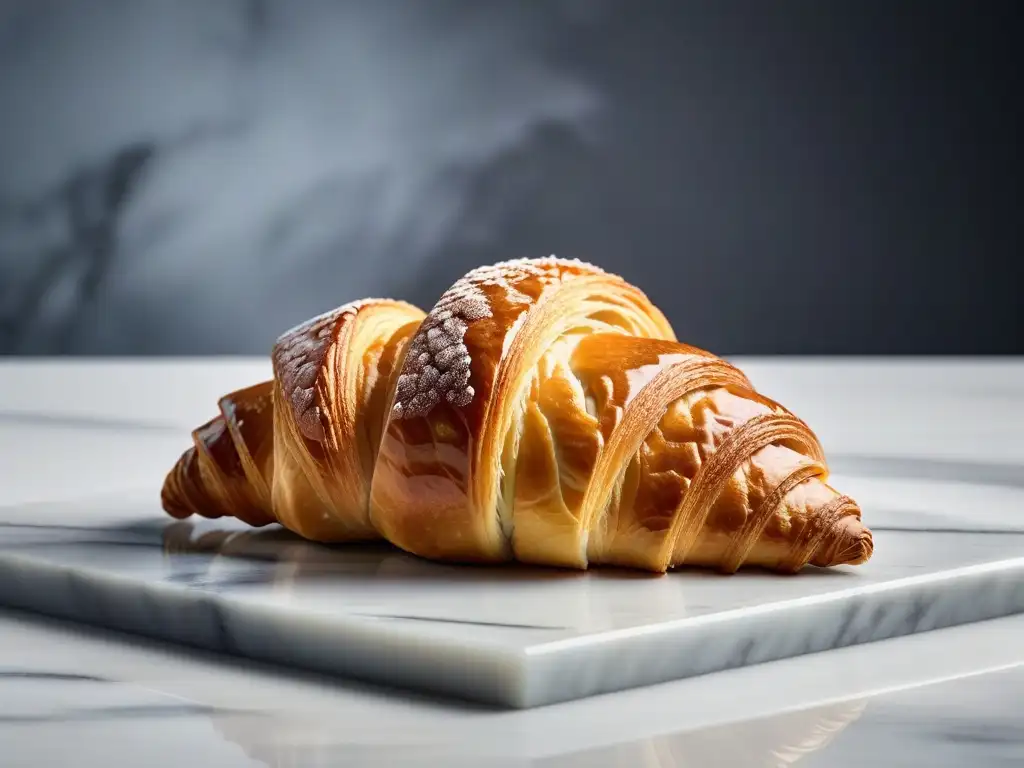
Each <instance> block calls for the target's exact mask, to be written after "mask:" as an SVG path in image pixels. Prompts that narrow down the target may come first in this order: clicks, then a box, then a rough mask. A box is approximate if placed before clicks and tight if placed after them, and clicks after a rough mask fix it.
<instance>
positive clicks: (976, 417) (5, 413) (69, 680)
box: [0, 360, 1024, 768]
mask: <svg viewBox="0 0 1024 768" xmlns="http://www.w3.org/2000/svg"><path fill="white" fill-rule="evenodd" d="M741 364H743V365H744V366H745V367H746V368H747V369H748V370H749V372H750V373H751V375H752V377H753V378H754V380H755V382H756V383H757V384H758V386H759V388H761V389H762V390H764V391H766V392H767V393H769V394H771V395H772V396H774V397H776V398H777V399H779V400H782V401H785V402H787V404H790V405H791V407H793V408H794V410H796V411H797V412H799V413H801V415H803V416H805V418H807V420H808V421H810V422H811V423H812V424H814V426H815V428H816V429H817V431H818V432H819V434H820V435H821V437H822V441H823V443H824V444H825V447H826V451H828V452H829V453H830V455H831V456H832V457H833V458H832V463H833V465H834V467H835V469H836V472H837V474H840V475H842V476H843V477H844V478H847V479H848V481H849V482H850V483H851V484H852V486H853V487H851V492H852V493H853V495H856V496H857V498H858V499H859V500H860V501H861V503H862V504H863V505H864V506H865V508H866V509H870V508H872V507H873V508H876V509H879V510H882V509H884V510H885V514H886V515H887V517H886V524H885V526H884V527H886V528H890V529H893V530H896V529H899V530H901V531H904V532H907V531H920V532H922V533H924V532H929V531H931V532H945V534H944V535H951V536H953V537H954V538H956V537H957V536H959V535H960V534H963V536H962V538H958V539H957V540H958V541H963V542H966V541H967V540H968V539H972V540H973V539H978V537H981V539H979V540H983V539H985V538H986V537H993V539H992V541H993V542H1000V543H1001V544H1006V542H1007V541H1012V540H1013V539H1014V538H1015V537H1016V536H1019V535H1020V531H1021V530H1022V528H1024V524H1022V523H1021V522H1020V521H1021V516H1020V512H1021V509H1022V507H1024V503H1022V501H1024V470H1022V468H1024V441H1021V440H1020V439H1019V436H1020V434H1024V400H1022V398H1021V397H1020V393H1021V392H1024V364H1022V363H1016V362H1012V361H1008V362H1003V363H998V364H997V363H993V362H980V363H957V362H952V363H950V362H945V363H935V362H921V361H915V362H901V361H888V362H880V361H856V362H854V361H843V362H830V361H829V362H821V361H817V362H815V361H806V360H805V361H796V362H786V361H756V360H755V361H741ZM264 372H265V365H264V364H263V363H262V362H258V361H257V362H248V361H236V362H233V363H228V364H216V363H197V362H190V361H177V362H168V363H159V364H138V363H135V364H120V363H104V364H81V363H79V364H73V363H37V364H24V363H9V362H8V363H2V364H0V449H2V455H3V456H4V461H3V462H0V489H2V491H0V492H2V498H0V506H3V507H5V508H6V509H7V510H8V511H10V510H11V509H13V508H14V507H15V506H17V507H19V508H20V509H22V510H24V509H25V507H24V504H25V503H31V502H37V503H39V502H42V503H44V504H49V503H50V502H52V501H53V500H57V499H62V500H64V501H69V500H74V499H80V498H82V497H83V496H85V495H89V494H95V493H100V492H103V493H110V492H115V493H116V492H121V490H122V489H123V493H124V495H125V497H126V498H127V497H128V496H129V495H130V494H137V493H145V492H146V491H147V489H151V488H153V487H154V484H155V483H157V482H158V481H159V479H160V478H161V476H162V473H163V472H164V471H166V467H167V466H168V462H169V461H173V459H174V458H175V457H176V455H177V453H178V452H179V451H180V448H181V445H182V441H183V438H184V431H183V430H187V429H188V428H189V427H191V426H193V425H194V424H196V423H199V422H201V421H202V420H204V419H205V417H206V415H207V413H208V412H209V410H210V409H211V407H212V404H213V403H214V402H215V398H216V396H217V395H218V394H220V393H221V392H223V391H225V390H227V389H230V388H233V387H234V386H239V385H243V384H246V383H249V382H251V381H253V380H254V379H255V378H258V377H259V376H261V375H263V374H264ZM68 382H72V384H71V387H72V390H73V391H74V393H75V396H74V397H68V396H67V392H68V387H69V384H68ZM821 382H826V383H827V384H828V386H824V385H822V384H821ZM923 382H928V383H929V386H927V387H924V386H923ZM906 392H913V393H914V396H913V397H907V396H901V395H900V393H906ZM154 402H156V403H159V404H160V405H159V407H154V405H153V404H154ZM836 403H842V404H843V408H842V410H840V409H839V408H838V407H837V406H836ZM965 413H970V414H972V417H971V418H951V417H950V414H961V415H962V414H965ZM1021 702H1024V616H1014V617H1008V618H1003V619H996V620H993V621H988V622H983V623H974V624H968V625H964V626H960V627H954V628H951V629H943V630H937V631H932V632H926V633H923V634H919V635H914V636H909V637H903V638H896V639H891V640H885V641H881V642H875V643H869V644H865V645H859V646H853V647H847V648H840V649H836V650H830V651H827V652H824V653H817V654H812V655H806V656H801V657H798V658H792V659H787V660H782V661H776V662H771V663H766V664H760V665H756V666H751V667H747V668H742V669H734V670H729V671H724V672H718V673H715V674H710V675H704V676H701V677H695V678H691V679H688V680H680V681H676V682H671V683H665V684H660V685H655V686H650V687H645V688H638V689H633V690H628V691H622V692H619V693H614V694H607V695H601V696H595V697H591V698H588V699H583V700H579V701H572V702H567V703H563V704H557V705H552V706H549V707H541V708H538V709H534V710H529V711H522V712H508V711H495V710H491V709H487V708H485V707H482V706H478V705H468V704H456V703H452V702H451V701H442V700H438V699H431V698H427V697H425V696H421V695H413V694H409V693H403V692H399V691H395V690H390V691H389V690H385V689H382V688H374V687H370V686H367V685H362V684H357V683H352V682H344V681H339V680H337V679H333V678H332V679H329V678H326V677H324V676H317V675H314V674H311V673H302V672H296V671H293V670H292V671H286V670H284V669H281V668H272V667H268V666H264V665H261V664H259V663H257V662H252V661H246V660H242V659H239V658H231V657H228V656H223V655H222V656H216V655H211V654H208V653H206V652H203V651H198V650H190V649H186V648H184V647H181V646H174V645H169V644H160V643H159V642H157V641H152V640H145V639H141V638H139V637H133V636H127V635H118V634H115V633H112V632H109V631H104V630H98V629H87V628H83V627H81V626H78V625H69V624H61V623H57V622H54V621H52V620H47V619H41V618H38V617H34V616H29V615H27V614H22V613H16V612H11V611H7V612H2V613H0V766H3V768H7V767H8V766H12V767H13V766H17V768H23V767H24V768H36V767H37V766H39V767H43V766H46V767H48V766H62V765H75V766H79V765H82V766H91V765H103V766H109V767H116V766H137V765H146V766H178V765H218V766H219V765H225V766H234V765H238V766H260V765H266V766H275V767H276V766H281V767H282V768H283V767H284V766H320V765H355V766H359V765H387V766H405V765H423V766H439V765H454V766H462V765H467V766H468V765H473V766H490V765H495V766H505V765H507V766H525V765H542V766H623V767H626V766H652V767H653V766H658V767H659V768H660V767H661V766H682V765H687V766H689V765H709V766H719V765H721V766H732V765H736V766H741V765H743V766H745V765H754V766H756V765H767V766H776V765H790V764H793V763H794V762H796V763H798V764H801V765H821V766H840V767H842V766H848V765H849V766H852V765H858V766H859V765H864V764H868V765H874V766H889V765H892V766H911V765H930V766H937V767H938V766H946V765H949V766H963V765H972V766H1000V765H1020V764H1024V714H1022V709H1021Z"/></svg>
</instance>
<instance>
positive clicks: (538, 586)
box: [0, 478, 1024, 707]
mask: <svg viewBox="0 0 1024 768" xmlns="http://www.w3.org/2000/svg"><path fill="white" fill-rule="evenodd" d="M849 479H850V481H852V482H851V483H849V484H850V485H853V486H856V485H857V482H856V478H849ZM866 480H867V484H868V486H869V487H873V488H874V491H875V493H876V495H877V498H875V499H872V498H871V495H870V494H869V496H868V499H867V500H866V502H865V503H866V506H865V509H866V514H868V516H869V519H870V520H871V522H872V525H873V526H874V527H875V528H876V553H875V556H874V557H873V558H872V560H871V561H870V562H869V563H868V564H867V565H865V566H861V567H857V568H845V567H844V568H838V569H830V570H818V569H809V570H807V571H805V572H803V573H801V574H799V575H797V576H796V577H791V578H780V577H779V576H776V575H771V574H762V573H758V572H753V571H750V572H741V573H740V574H737V575H735V576H732V577H723V576H719V575H717V574H712V573H707V572H699V571H693V570H681V571H678V572H674V573H671V574H669V575H667V576H665V577H662V578H658V577H650V576H646V575H639V574H633V573H629V572H623V571H617V570H594V571H591V572H588V573H585V574H577V573H566V572H561V571H554V570H544V569H529V568H523V567H510V568H501V569H497V568H486V569H479V568H465V567H460V566H446V565H440V564H435V563H430V562H427V561H423V560H420V559H417V558H414V557H411V556H408V555H406V554H404V553H401V552H399V551H397V550H394V549H392V548H390V547H386V546H352V547H324V546H319V545H315V544H311V543H309V542H305V541H302V540H301V539H299V538H297V537H295V536H293V535H291V534H289V533H288V532H286V531H282V530H279V529H276V528H268V529H261V530H252V529H248V528H247V527H245V526H244V525H242V524H240V523H237V522H236V521H228V522H224V521H202V522H199V523H194V522H191V521H173V520H170V519H168V518H165V517H164V516H163V515H162V513H161V511H160V509H159V505H158V504H157V502H156V500H155V499H154V498H153V492H152V489H151V488H147V489H144V490H142V491H134V490H125V491H123V492H121V493H119V494H116V495H110V496H106V497H93V498H88V499H80V500H76V501H64V502H56V501H55V502H36V503H32V504H22V505H13V506H8V507H5V508H2V509H0V604H6V605H8V606H14V607H18V608H23V609H30V610H35V611H40V612H43V613H47V614H50V615H54V616H58V617H63V618H70V619H74V620H78V621H83V622H87V623H91V624H98V625H100V626H107V627H111V628H115V629H121V630H126V631H130V632H137V633H141V634H146V635H150V636H155V637H160V638H164V639H168V640H172V641H175V642H181V643H185V644H189V645H193V646H197V647H202V648H207V649H211V650H215V651H221V652H226V653H232V654H240V655H244V656H249V657H252V658H256V659H264V660H268V661H273V662H277V663H280V664H284V665H289V666H296V667H299V668H304V669H309V670H316V671H321V672H327V673H331V674H340V675H343V676H355V677H358V678H361V679H365V680H370V681H374V682H379V683H385V684H391V685H397V686H401V687H408V688H414V689H420V690H428V691H433V692H440V693H445V694H450V695H455V696H459V697H465V698H469V699H473V700H479V701H484V702H489V703H496V704H501V705H505V706H511V707H533V706H539V705H543V704H549V703H552V702H555V701H562V700H568V699H573V698H579V697H583V696H588V695H594V694H598V693H605V692H609V691H615V690H622V689H625V688H631V687H635V686H640V685H649V684H652V683H658V682H664V681H666V680H672V679H678V678H682V677H688V676H692V675H698V674H704V673H708V672H713V671H717V670H721V669H728V668H731V667H736V666H743V665H747V664H755V663H759V662H764V661H769V660H773V659H779V658H784V657H787V656H794V655H799V654H804V653H812V652H816V651H823V650H827V649H830V648H835V647H841V646H845V645H850V644H855V643H862V642H870V641H874V640H879V639H884V638H888V637H895V636H899V635H903V634H909V633H914V632H921V631H927V630H933V629H936V628H941V627H946V626H951V625H955V624H960V623H965V622H971V621H978V620H982V619H989V618H994V617H998V616H1002V615H1006V614H1010V613H1014V612H1018V611H1024V530H1021V526H1020V522H1019V519H1018V518H1019V515H1018V514H1017V512H1016V510H1017V509H1019V506H1017V507H1013V506H1007V507H1003V508H987V515H988V517H987V518H985V519H983V520H982V524H980V525H978V526H977V527H976V528H975V527H974V526H973V519H972V514H971V512H970V507H969V506H965V507H964V508H963V510H962V511H961V513H960V514H959V515H957V514H956V510H950V509H948V508H947V509H946V510H945V511H944V512H938V513H935V514H930V513H931V510H930V509H929V508H927V507H925V509H924V510H923V511H921V510H920V509H918V511H917V512H916V513H915V512H914V511H913V510H911V511H910V512H907V511H904V510H902V509H901V507H900V505H897V506H896V508H895V509H892V510H890V509H889V506H888V505H886V504H885V503H884V500H885V498H886V497H887V494H886V493H885V490H884V489H885V483H886V481H885V479H881V478H867V479H866ZM898 487H899V485H898V483H897V490H898ZM1003 490H1005V489H1003ZM892 498H893V499H894V500H898V499H899V495H898V492H894V493H893V495H892ZM926 499H927V497H925V499H919V507H920V506H922V504H921V502H922V501H924V500H926ZM871 501H875V502H876V503H874V504H872V503H870V502H871ZM977 501H978V503H979V504H982V503H984V501H985V497H984V495H982V496H981V497H980V498H979V499H978V500H977ZM1018 501H1019V498H1018ZM999 512H1002V516H1001V517H1000V516H999V514H998V513H999ZM933 518H934V521H933V522H936V523H937V524H935V525H934V526H933V528H931V529H929V527H928V523H929V521H932V519H933ZM951 521H952V522H951Z"/></svg>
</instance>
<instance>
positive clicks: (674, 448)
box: [162, 258, 872, 572]
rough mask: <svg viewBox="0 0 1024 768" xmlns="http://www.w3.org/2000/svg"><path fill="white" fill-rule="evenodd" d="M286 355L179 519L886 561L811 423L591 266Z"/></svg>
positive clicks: (696, 560) (212, 452)
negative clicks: (834, 483)
mask: <svg viewBox="0 0 1024 768" xmlns="http://www.w3.org/2000/svg"><path fill="white" fill-rule="evenodd" d="M272 361H273V371H274V378H273V380H272V381H267V382H263V383H261V384H257V385H256V386H253V387H250V388H248V389H243V390H240V391H238V392H234V393H232V394H229V395H227V396H226V397H224V398H222V399H221V401H220V415H219V416H217V417H216V418H215V419H213V420H212V421H210V422H208V423H207V424H205V425H204V426H202V427H200V428H199V429H197V430H196V431H195V432H194V433H193V443H194V445H193V447H192V448H190V449H189V450H188V451H186V452H185V453H184V454H183V455H182V457H181V459H180V460H179V461H178V463H177V464H176V466H175V467H174V468H173V469H172V470H171V472H170V474H169V475H168V477H167V481H166V483H165V485H164V489H163V494H162V498H163V505H164V508H165V509H166V510H167V512H168V513H169V514H171V515H172V516H174V517H178V518H184V517H187V516H188V515H190V514H199V515H202V516H204V517H219V516H223V515H230V516H234V517H237V518H239V519H240V520H243V521H245V522H247V523H249V524H251V525H256V526H259V525H266V524H269V523H273V522H277V523H280V524H281V525H282V526H284V527H285V528H288V529H290V530H292V531H294V532H295V533H297V534H299V535H301V536H303V537H306V538H308V539H312V540H315V541H322V542H340V541H354V540H369V539H380V538H383V539H386V540H387V541H389V542H391V543H392V544H394V545H396V546H398V547H401V548H402V549H404V550H406V551H408V552H412V553H414V554H417V555H421V556H423V557H427V558H432V559H436V560H450V561H459V562H477V563H497V562H504V561H509V560H518V561H520V562H527V563H535V564H540V565H552V566H563V567H571V568H586V567H587V566H588V565H598V564H608V565H619V566H627V567H633V568H639V569H644V570H649V571H654V572H664V571H666V570H667V569H668V568H671V567H676V566H680V565H684V564H685V565H698V566H712V567H717V568H718V569H720V570H723V571H726V572H733V571H735V570H736V569H737V568H739V567H740V566H741V565H743V564H745V563H746V564H750V565H758V566H763V567H766V568H770V569H773V570H776V571H783V572H793V571H797V570H799V569H801V568H802V567H803V566H805V565H807V564H808V563H811V564H813V565H816V566H831V565H838V564H859V563H863V562H865V561H866V560H867V559H868V558H869V557H870V556H871V553H872V538H871V532H870V531H869V530H868V529H867V528H866V527H864V526H863V525H862V524H861V520H860V518H861V514H860V509H859V508H858V507H857V505H856V503H855V502H854V501H853V500H851V499H850V498H848V497H846V496H843V495H840V494H839V493H837V492H836V491H834V490H833V489H832V488H831V487H830V486H828V485H827V484H826V483H825V480H826V478H827V473H828V470H827V467H826V464H825V458H824V456H823V453H822V450H821V446H820V445H819V442H818V440H817V438H816V437H815V435H814V434H813V433H812V432H811V430H810V429H809V428H808V427H807V426H806V425H805V424H804V423H803V422H802V421H800V420H799V419H798V418H796V417H795V416H794V415H792V414H791V413H789V412H788V411H787V410H786V409H785V408H783V407H782V406H780V405H779V404H777V403H775V402H773V401H772V400H769V399H768V398H766V397H763V396H762V395H760V394H758V393H756V392H755V391H754V388H753V386H752V385H751V384H750V382H749V381H748V380H747V378H746V376H744V374H743V373H742V372H741V371H740V370H738V369H737V368H735V367H734V366H732V365H730V364H729V363H726V362H725V361H724V360H721V359H720V358H718V357H715V356H714V355H712V354H710V353H708V352H705V351H703V350H699V349H696V348H694V347H690V346H687V345H685V344H681V343H679V342H677V341H676V340H675V335H674V333H673V331H672V328H671V326H670V325H669V323H668V321H667V320H666V319H665V317H664V315H663V314H662V313H661V312H660V311H659V310H658V309H657V308H656V307H655V306H654V305H653V304H652V303H651V302H650V301H649V299H648V298H647V297H646V296H645V295H644V294H643V293H642V292H641V291H640V290H639V289H637V288H636V287H634V286H632V285H630V284H629V283H627V282H626V281H624V280H622V279H621V278H619V277H616V276H614V275H611V274H608V273H606V272H604V271H603V270H601V269H599V268H597V267H594V266H592V265H589V264H585V263H582V262H579V261H569V260H564V259H556V258H549V259H538V260H527V259H524V260H518V261H511V262H506V263H502V264H497V265H494V266H490V267H482V268H480V269H476V270H474V271H472V272H470V273H469V274H467V275H466V276H465V277H463V278H462V279H460V280H459V281H458V282H456V283H455V284H454V285H453V286H452V287H451V288H450V289H449V290H448V291H447V292H446V293H445V294H444V295H443V296H442V297H441V299H440V301H439V302H438V303H437V304H436V305H435V306H434V308H433V310H431V312H430V313H429V314H427V315H424V313H423V312H422V311H421V310H419V309H417V308H416V307H413V306H411V305H409V304H406V303H404V302H399V301H390V300H383V299H367V300H364V301H360V302H354V303H351V304H346V305H345V306H343V307H340V308H339V309H337V310H335V311H333V312H329V313H327V314H325V315H321V316H320V317H317V318H314V319H312V320H310V321H308V322H306V323H304V324H302V325H300V326H298V327H296V328H294V329H292V330H291V331H288V332H287V333H285V334H284V335H283V336H281V338H280V339H278V341H277V343H276V344H275V346H274V349H273V352H272Z"/></svg>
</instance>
